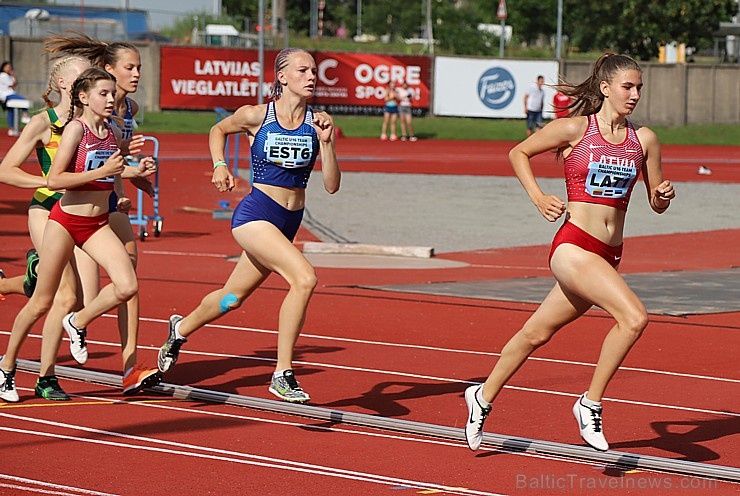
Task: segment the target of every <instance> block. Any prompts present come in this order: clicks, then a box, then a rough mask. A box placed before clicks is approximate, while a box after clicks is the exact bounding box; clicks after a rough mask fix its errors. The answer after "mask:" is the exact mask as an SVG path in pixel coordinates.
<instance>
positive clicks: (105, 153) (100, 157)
mask: <svg viewBox="0 0 740 496" xmlns="http://www.w3.org/2000/svg"><path fill="white" fill-rule="evenodd" d="M115 152H116V150H90V151H88V152H87V155H85V170H84V171H83V172H87V171H93V170H97V169H100V168H101V167H102V166H103V165H104V164H105V162H106V160H108V159H109V158H110V157H111V155H113V154H114V153H115ZM113 181H115V177H114V176H106V177H104V178H102V179H97V180H96V181H95V182H98V183H112V182H113Z"/></svg>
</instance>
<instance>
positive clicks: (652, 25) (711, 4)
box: [564, 0, 736, 59]
mask: <svg viewBox="0 0 740 496" xmlns="http://www.w3.org/2000/svg"><path fill="white" fill-rule="evenodd" d="M735 8H736V4H735V2H734V0H663V1H661V2H656V1H654V0H623V1H621V2H598V3H597V2H593V3H591V2H588V3H586V2H583V1H581V0H564V10H565V12H566V28H567V29H566V33H568V34H570V39H571V43H573V44H574V45H576V46H578V47H579V48H581V49H582V50H605V49H610V50H613V51H615V52H621V53H627V54H630V55H633V56H636V57H639V58H642V59H649V58H652V57H655V56H656V55H657V53H658V46H659V45H661V44H665V43H670V42H672V41H676V42H678V43H686V45H687V46H692V47H696V48H705V47H707V46H711V43H712V33H713V32H714V31H716V30H717V28H718V27H719V23H720V21H724V20H729V19H730V17H731V16H732V14H733V12H734V10H735ZM583 19H591V20H593V21H592V22H583Z"/></svg>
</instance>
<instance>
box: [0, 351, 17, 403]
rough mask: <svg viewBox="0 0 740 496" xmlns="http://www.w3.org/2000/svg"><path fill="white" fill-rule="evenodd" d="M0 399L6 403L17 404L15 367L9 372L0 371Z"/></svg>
mask: <svg viewBox="0 0 740 496" xmlns="http://www.w3.org/2000/svg"><path fill="white" fill-rule="evenodd" d="M0 359H2V357H0ZM0 399H2V400H4V401H7V402H8V403H17V402H18V399H19V398H18V390H17V389H16V388H15V367H13V370H11V371H10V372H5V371H4V370H3V369H0Z"/></svg>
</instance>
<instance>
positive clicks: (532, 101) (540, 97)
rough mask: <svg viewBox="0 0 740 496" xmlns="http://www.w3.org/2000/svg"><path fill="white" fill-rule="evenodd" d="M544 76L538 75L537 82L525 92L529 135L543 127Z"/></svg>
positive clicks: (525, 110)
mask: <svg viewBox="0 0 740 496" xmlns="http://www.w3.org/2000/svg"><path fill="white" fill-rule="evenodd" d="M544 84H545V77H544V76H537V82H536V83H534V84H533V85H532V86H530V87H529V89H528V90H527V92H526V93H525V94H524V113H525V114H527V137H529V136H532V133H534V132H535V131H537V129H539V128H541V127H542V109H543V108H544V105H545V90H543V89H542V86H543V85H544Z"/></svg>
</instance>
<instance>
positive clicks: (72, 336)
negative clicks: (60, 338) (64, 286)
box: [62, 312, 87, 365]
mask: <svg viewBox="0 0 740 496" xmlns="http://www.w3.org/2000/svg"><path fill="white" fill-rule="evenodd" d="M74 316H75V313H74V312H72V313H69V314H67V315H65V317H64V318H63V319H62V327H64V330H65V331H67V336H69V352H70V353H72V358H74V359H75V361H76V362H77V363H79V364H80V365H84V364H85V362H87V343H86V342H85V336H87V329H84V328H83V329H78V328H77V327H75V326H74V324H72V319H73V318H74Z"/></svg>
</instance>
